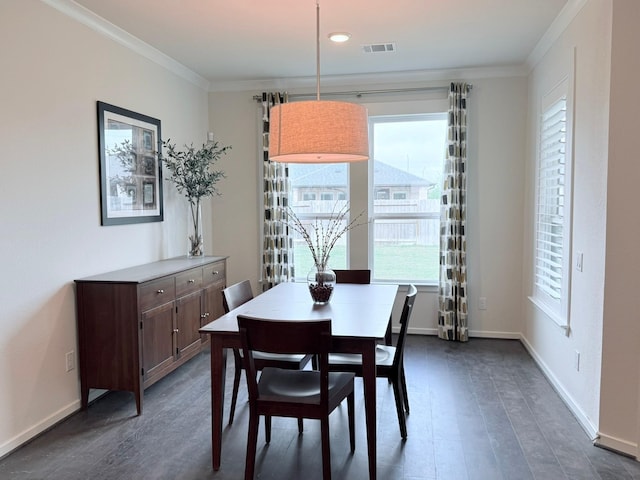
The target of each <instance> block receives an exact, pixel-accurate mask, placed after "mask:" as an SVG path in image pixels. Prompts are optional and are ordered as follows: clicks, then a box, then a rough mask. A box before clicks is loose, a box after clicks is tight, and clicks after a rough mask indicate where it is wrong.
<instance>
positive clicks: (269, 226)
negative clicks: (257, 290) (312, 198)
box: [261, 92, 294, 291]
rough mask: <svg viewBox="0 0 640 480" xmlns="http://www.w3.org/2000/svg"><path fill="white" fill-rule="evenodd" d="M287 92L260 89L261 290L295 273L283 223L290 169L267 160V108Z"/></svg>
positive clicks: (287, 234) (282, 100) (291, 250)
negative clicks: (261, 178)
mask: <svg viewBox="0 0 640 480" xmlns="http://www.w3.org/2000/svg"><path fill="white" fill-rule="evenodd" d="M286 101H287V94H286V93H284V94H283V93H266V92H263V93H262V159H261V160H262V165H263V173H264V181H263V196H264V215H263V221H264V227H263V237H264V241H263V245H262V290H263V291H265V290H268V289H270V288H271V287H273V286H275V285H277V284H279V283H282V282H289V281H291V280H292V279H293V277H294V271H293V237H292V236H290V235H289V227H288V226H287V225H286V224H285V223H284V219H285V218H286V216H285V210H284V209H285V208H286V207H287V204H288V200H289V198H288V197H289V169H288V167H287V165H286V164H283V163H277V162H271V161H270V160H269V112H270V110H271V107H272V106H273V105H276V104H279V103H285V102H286Z"/></svg>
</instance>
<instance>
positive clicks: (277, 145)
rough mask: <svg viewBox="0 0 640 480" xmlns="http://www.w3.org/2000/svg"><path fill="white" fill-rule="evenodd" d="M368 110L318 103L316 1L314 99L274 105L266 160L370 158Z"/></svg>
mask: <svg viewBox="0 0 640 480" xmlns="http://www.w3.org/2000/svg"><path fill="white" fill-rule="evenodd" d="M368 133H369V126H368V117H367V109H366V108H365V107H363V106H362V105H357V104H355V103H348V102H336V101H326V100H320V2H319V0H316V100H311V101H304V102H291V103H283V104H280V105H275V106H274V107H272V108H271V113H270V118H269V159H270V160H272V161H274V162H284V163H342V162H358V161H363V160H368V159H369V138H368Z"/></svg>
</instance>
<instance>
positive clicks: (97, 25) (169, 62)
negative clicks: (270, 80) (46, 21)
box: [41, 0, 209, 90]
mask: <svg viewBox="0 0 640 480" xmlns="http://www.w3.org/2000/svg"><path fill="white" fill-rule="evenodd" d="M41 1H42V2H43V3H46V4H47V5H49V6H50V7H52V8H55V9H56V10H58V11H59V12H61V13H63V14H65V15H67V16H68V17H71V18H73V19H74V20H76V21H78V22H80V23H82V24H84V25H86V26H87V27H89V28H91V29H92V30H94V31H96V32H98V33H100V34H101V35H104V36H106V37H108V38H110V39H111V40H114V41H116V42H117V43H119V44H120V45H123V46H124V47H126V48H128V49H130V50H132V51H134V52H136V53H137V54H139V55H141V56H143V57H145V58H148V59H149V60H151V61H152V62H154V63H157V64H158V65H160V66H161V67H164V68H166V69H167V70H169V71H171V72H173V73H175V74H176V75H178V76H180V77H182V78H184V79H185V80H187V81H189V82H191V83H193V84H194V85H196V86H197V87H199V88H201V89H203V90H208V89H209V81H208V80H207V79H205V78H204V77H202V76H200V75H198V74H197V73H195V72H194V71H193V70H191V69H189V68H187V67H185V66H184V65H183V64H181V63H180V62H177V61H176V60H174V59H173V58H171V57H169V56H168V55H166V54H164V53H162V52H161V51H160V50H158V49H156V48H154V47H152V46H151V45H149V44H148V43H146V42H143V41H142V40H140V39H139V38H137V37H134V36H133V35H131V34H130V33H127V32H126V31H124V30H123V29H121V28H120V27H117V26H116V25H114V24H112V23H110V22H108V21H106V20H105V19H104V18H102V17H100V16H98V15H96V14H95V13H93V12H92V11H90V10H88V9H86V8H85V7H83V6H82V5H79V4H77V3H76V2H74V1H73V0H41Z"/></svg>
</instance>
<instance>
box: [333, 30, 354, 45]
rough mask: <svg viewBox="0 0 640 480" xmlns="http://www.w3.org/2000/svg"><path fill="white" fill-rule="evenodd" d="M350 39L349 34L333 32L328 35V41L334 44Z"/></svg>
mask: <svg viewBox="0 0 640 480" xmlns="http://www.w3.org/2000/svg"><path fill="white" fill-rule="evenodd" d="M350 38H351V34H350V33H348V32H334V33H330V34H329V40H331V41H332V42H336V43H342V42H346V41H347V40H349V39H350Z"/></svg>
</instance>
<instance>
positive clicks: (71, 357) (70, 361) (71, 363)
mask: <svg viewBox="0 0 640 480" xmlns="http://www.w3.org/2000/svg"><path fill="white" fill-rule="evenodd" d="M65 359H66V363H67V372H70V371H71V370H73V369H74V368H76V352H74V351H73V350H71V351H70V352H67V354H66V355H65Z"/></svg>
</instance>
